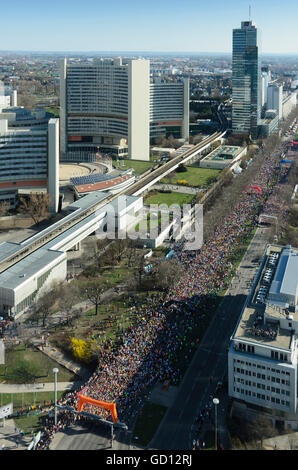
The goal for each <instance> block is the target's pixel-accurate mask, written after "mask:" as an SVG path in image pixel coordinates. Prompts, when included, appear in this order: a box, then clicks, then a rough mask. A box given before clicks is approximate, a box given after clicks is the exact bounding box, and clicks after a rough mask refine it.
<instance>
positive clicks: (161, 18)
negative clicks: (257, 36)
mask: <svg viewBox="0 0 298 470" xmlns="http://www.w3.org/2000/svg"><path fill="white" fill-rule="evenodd" d="M249 4H250V5H251V11H252V20H253V21H255V22H256V24H257V26H258V27H259V28H260V29H261V33H262V50H263V52H264V53H274V52H275V53H298V28H297V26H298V0H284V1H281V0H205V1H202V0H179V1H178V0H138V1H137V0H47V1H44V0H14V1H7V0H6V1H5V2H2V5H1V9H0V12H1V17H2V19H3V21H2V22H1V28H0V49H1V50H31V51H34V50H35V51H36V50H39V51H164V52H170V51H173V52H231V48H232V29H233V28H236V27H239V26H240V22H241V21H243V20H247V19H248V12H249Z"/></svg>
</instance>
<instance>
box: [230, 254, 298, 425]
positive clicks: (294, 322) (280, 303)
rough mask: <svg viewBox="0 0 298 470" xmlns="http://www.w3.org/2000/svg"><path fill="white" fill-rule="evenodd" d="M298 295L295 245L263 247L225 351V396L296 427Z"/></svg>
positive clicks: (297, 265)
mask: <svg viewBox="0 0 298 470" xmlns="http://www.w3.org/2000/svg"><path fill="white" fill-rule="evenodd" d="M297 294H298V249H297V248H292V247H290V246H287V247H282V246H278V245H268V246H267V248H266V251H265V254H264V257H263V260H262V262H261V265H260V267H259V271H258V274H257V276H256V279H255V282H254V284H253V287H252V289H251V292H250V293H249V296H248V298H247V301H246V303H245V306H244V308H243V311H242V313H241V315H240V318H239V321H238V324H237V327H236V329H235V331H234V334H233V336H232V338H231V345H230V349H229V355H228V361H229V395H230V396H231V397H232V398H234V400H235V401H236V403H237V404H242V405H244V404H245V405H246V407H247V409H250V408H251V407H253V408H254V409H257V408H258V407H259V410H260V412H261V410H262V409H264V408H265V409H267V412H269V413H271V415H272V420H273V421H274V420H276V419H280V418H277V416H283V420H284V423H287V425H289V426H291V427H292V428H293V429H297V428H298V409H297V346H298V305H297V301H298V296H297ZM257 369H259V370H257ZM256 407H257V408H256ZM280 413H282V415H281V414H280Z"/></svg>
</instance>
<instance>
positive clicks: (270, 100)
mask: <svg viewBox="0 0 298 470" xmlns="http://www.w3.org/2000/svg"><path fill="white" fill-rule="evenodd" d="M282 103H283V86H282V85H280V84H278V83H270V84H269V85H268V90H267V109H275V110H276V111H277V114H278V119H279V120H281V119H282V117H283V104H282Z"/></svg>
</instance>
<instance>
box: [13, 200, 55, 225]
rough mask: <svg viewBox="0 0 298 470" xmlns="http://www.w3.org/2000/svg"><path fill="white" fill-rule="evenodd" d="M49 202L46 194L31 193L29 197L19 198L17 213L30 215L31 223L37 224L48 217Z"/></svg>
mask: <svg viewBox="0 0 298 470" xmlns="http://www.w3.org/2000/svg"><path fill="white" fill-rule="evenodd" d="M49 202H50V198H49V195H48V194H46V193H34V194H33V193H32V194H30V195H29V196H20V203H19V207H18V211H19V212H20V213H25V214H28V215H30V217H32V219H33V222H34V223H35V224H37V223H38V222H40V221H41V220H43V219H45V218H46V217H48V214H49Z"/></svg>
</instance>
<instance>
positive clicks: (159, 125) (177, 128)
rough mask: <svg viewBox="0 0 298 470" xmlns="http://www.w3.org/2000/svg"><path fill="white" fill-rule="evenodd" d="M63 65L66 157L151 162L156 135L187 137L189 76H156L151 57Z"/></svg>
mask: <svg viewBox="0 0 298 470" xmlns="http://www.w3.org/2000/svg"><path fill="white" fill-rule="evenodd" d="M126 62H127V63H124V60H123V61H122V59H121V58H117V59H98V60H94V61H93V63H81V62H77V63H70V64H68V63H67V61H66V60H63V61H62V63H61V71H60V82H61V84H60V108H61V111H60V118H61V134H60V135H61V151H62V158H65V159H68V158H69V157H70V155H71V159H75V158H76V155H77V156H78V160H80V159H83V160H84V159H88V158H89V157H90V158H92V153H93V156H94V155H95V153H96V151H97V148H98V147H99V149H100V151H101V152H103V153H108V154H111V155H116V156H118V157H128V158H131V159H135V160H149V143H150V140H152V139H154V137H158V136H160V135H162V136H168V135H170V134H173V135H174V137H179V138H180V137H182V138H184V139H186V140H187V139H188V137H189V80H188V79H180V78H177V79H176V78H174V79H173V77H171V78H170V79H169V77H168V79H167V80H166V79H160V78H156V77H152V78H151V80H150V68H149V61H148V60H131V59H128V60H127V61H126Z"/></svg>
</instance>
